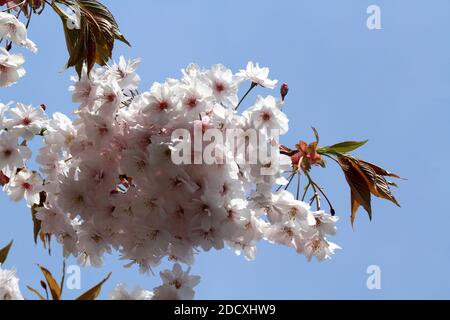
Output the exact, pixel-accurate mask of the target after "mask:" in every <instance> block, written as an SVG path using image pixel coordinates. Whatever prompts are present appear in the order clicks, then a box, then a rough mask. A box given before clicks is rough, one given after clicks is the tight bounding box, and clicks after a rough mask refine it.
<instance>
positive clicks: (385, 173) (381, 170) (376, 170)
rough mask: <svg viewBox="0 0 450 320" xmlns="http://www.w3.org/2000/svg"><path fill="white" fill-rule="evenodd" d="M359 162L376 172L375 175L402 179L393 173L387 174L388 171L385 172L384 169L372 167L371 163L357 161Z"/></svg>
mask: <svg viewBox="0 0 450 320" xmlns="http://www.w3.org/2000/svg"><path fill="white" fill-rule="evenodd" d="M359 161H360V162H362V163H364V164H366V165H368V166H369V167H371V168H372V169H373V170H374V171H375V172H376V174H379V175H382V176H385V177H392V178H397V179H403V178H401V177H399V176H398V175H396V174H395V173H392V172H389V171H387V170H385V169H383V168H381V167H379V166H377V165H374V164H373V163H370V162H367V161H363V160H359ZM403 180H404V179H403Z"/></svg>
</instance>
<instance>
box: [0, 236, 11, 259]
mask: <svg viewBox="0 0 450 320" xmlns="http://www.w3.org/2000/svg"><path fill="white" fill-rule="evenodd" d="M13 243H14V241H11V242H10V243H9V244H8V245H7V246H6V247H4V248H3V249H0V264H4V263H5V261H6V258H8V254H9V251H10V250H11V247H12V245H13Z"/></svg>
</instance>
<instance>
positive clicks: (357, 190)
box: [339, 157, 372, 225]
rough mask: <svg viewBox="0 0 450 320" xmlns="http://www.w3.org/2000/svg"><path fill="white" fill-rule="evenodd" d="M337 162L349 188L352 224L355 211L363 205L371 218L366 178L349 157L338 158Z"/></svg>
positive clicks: (369, 196)
mask: <svg viewBox="0 0 450 320" xmlns="http://www.w3.org/2000/svg"><path fill="white" fill-rule="evenodd" d="M339 163H340V165H341V168H342V170H343V171H344V174H345V178H346V179H347V183H348V185H349V186H350V190H351V205H352V212H351V222H352V225H353V224H354V222H355V219H356V213H357V212H358V209H359V207H360V206H363V208H364V209H365V210H366V211H367V213H368V215H369V219H372V206H371V195H370V188H369V186H368V185H367V182H366V180H365V179H364V177H363V176H362V175H361V173H360V171H359V170H357V168H356V166H355V165H354V163H353V162H352V161H351V160H350V159H349V158H345V157H343V158H339Z"/></svg>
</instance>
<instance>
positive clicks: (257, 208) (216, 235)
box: [0, 29, 338, 298]
mask: <svg viewBox="0 0 450 320" xmlns="http://www.w3.org/2000/svg"><path fill="white" fill-rule="evenodd" d="M0 30H2V29H0ZM0 32H1V31H0ZM138 65H139V60H128V61H127V60H125V59H124V58H123V57H121V58H120V61H119V63H117V64H114V65H112V66H108V67H105V68H99V69H97V70H95V71H93V72H91V73H90V74H89V75H87V74H86V72H83V73H82V75H81V77H80V78H76V79H74V81H75V83H74V85H73V86H72V87H71V88H70V90H71V92H72V95H73V101H74V102H75V103H77V104H79V107H78V108H77V109H76V110H75V113H74V120H71V119H70V118H69V117H67V116H65V115H63V114H61V113H55V114H53V115H52V116H51V117H48V116H47V115H46V113H45V109H46V108H45V106H39V107H36V108H34V107H32V106H27V105H24V104H21V103H18V104H17V105H15V106H14V105H0V172H1V174H0V178H1V179H0V180H1V181H3V184H4V191H5V192H6V193H7V194H8V195H9V197H10V198H11V199H12V200H14V201H20V200H22V199H25V200H26V203H27V205H28V206H29V207H34V208H35V210H36V211H37V218H38V219H39V220H40V221H41V222H42V232H43V233H45V234H47V235H51V236H54V238H56V239H57V241H58V242H59V243H61V244H62V245H63V248H64V252H65V255H66V256H69V255H73V256H75V257H77V258H78V260H79V262H80V263H81V264H83V265H93V266H97V267H98V266H101V265H102V257H103V256H104V254H105V253H111V252H112V251H113V250H117V251H119V252H120V254H121V257H122V258H123V259H124V260H127V261H128V262H129V263H128V265H127V266H132V265H134V264H136V265H138V266H139V268H140V270H141V272H147V271H149V270H152V269H153V268H155V267H157V266H158V265H159V264H160V263H161V261H162V260H163V259H164V258H168V259H170V260H171V261H173V262H174V263H176V264H175V266H174V270H173V272H172V273H161V276H162V278H163V280H164V284H163V285H162V286H161V287H159V288H157V289H155V291H154V292H153V294H154V296H153V294H150V293H149V292H144V291H139V290H138V291H136V292H134V293H130V295H131V296H140V297H141V298H142V297H150V296H153V298H158V297H176V296H181V297H184V298H191V297H193V291H191V290H192V288H193V287H194V286H195V285H196V284H197V283H198V279H197V278H196V277H191V276H188V274H187V273H184V272H183V271H182V269H181V266H180V265H179V263H183V264H186V265H192V264H193V262H194V256H195V255H196V254H198V253H199V252H200V251H209V250H211V249H216V250H221V249H223V248H224V247H226V246H227V247H230V248H232V249H233V250H235V252H236V253H237V254H241V253H242V254H243V255H244V256H245V257H246V258H247V259H249V260H252V259H255V256H256V246H257V243H258V242H259V241H261V240H266V241H269V242H272V243H278V244H283V245H286V246H289V247H292V248H294V249H295V250H296V251H297V252H298V253H301V254H304V255H305V256H306V257H307V258H308V259H309V260H311V259H312V257H316V258H317V259H318V260H325V259H328V258H330V257H331V255H332V254H333V253H334V251H335V249H337V248H338V246H337V245H335V244H334V243H332V242H329V241H328V240H327V237H328V236H332V235H335V234H336V222H337V218H335V217H332V216H331V215H329V214H326V213H325V212H323V211H317V212H314V211H313V210H312V209H311V207H310V205H309V204H307V203H304V202H302V201H299V200H298V199H296V198H295V197H294V196H293V195H292V194H291V193H290V192H289V191H287V190H283V189H284V188H280V189H279V191H275V190H276V189H277V187H278V186H280V185H286V184H287V183H288V181H287V180H286V179H285V177H284V174H285V173H287V172H290V171H292V163H291V159H290V157H288V156H285V155H282V154H280V152H279V151H277V154H276V157H271V158H270V159H271V160H270V161H266V162H264V161H257V162H256V163H253V162H251V163H250V162H249V163H246V162H245V161H242V160H243V159H242V157H243V158H245V157H246V156H248V154H244V155H242V154H241V155H238V156H236V152H235V151H236V150H235V149H236V148H238V147H239V146H242V145H246V144H247V141H248V140H247V138H248V137H246V136H245V135H243V136H241V137H238V138H237V141H235V142H236V143H230V142H229V141H226V142H221V143H219V144H215V145H214V147H213V148H212V149H213V150H214V151H215V152H213V154H214V155H215V157H216V162H215V163H213V164H210V163H208V164H206V163H203V164H181V165H180V164H178V165H177V164H175V163H174V162H173V161H172V157H173V154H174V152H178V151H179V148H178V147H177V146H178V144H179V142H180V141H179V137H177V136H176V135H175V136H174V134H173V133H174V132H176V131H177V130H178V129H185V130H187V131H188V132H193V131H194V130H195V128H198V127H200V128H201V131H202V132H203V133H206V132H208V130H215V131H216V132H217V131H220V132H223V134H224V135H225V133H226V131H227V130H241V131H242V132H249V130H254V131H256V132H258V133H259V135H262V137H263V139H260V140H259V142H258V143H259V145H258V146H256V147H255V146H253V148H254V149H253V150H255V148H256V149H259V148H262V147H263V146H264V147H266V149H270V148H272V149H273V147H275V149H276V150H279V148H278V147H279V141H278V135H277V134H274V132H276V133H278V134H285V133H286V132H287V131H288V128H289V125H288V123H289V121H288V118H287V116H286V115H285V114H284V112H283V107H284V95H283V99H277V98H276V97H273V96H267V97H262V96H258V97H257V99H256V102H255V103H254V105H253V106H250V107H249V108H247V109H246V110H245V111H244V112H242V113H241V112H239V110H238V107H240V106H241V104H242V102H243V101H242V100H241V101H239V99H238V94H239V88H240V87H241V86H242V85H244V86H249V87H250V90H252V89H254V88H256V87H261V88H263V89H264V88H267V89H273V88H275V86H276V84H277V81H274V80H271V79H269V78H268V76H269V69H268V68H261V67H260V66H259V65H258V64H254V63H252V62H249V63H248V65H247V68H246V69H245V70H241V71H240V72H238V73H236V74H234V73H233V72H232V71H231V70H229V69H227V68H226V67H225V66H223V65H220V64H218V65H214V66H212V67H211V68H210V69H202V68H200V67H199V66H197V65H189V66H188V67H187V68H186V69H184V70H182V76H181V78H180V79H167V80H166V81H165V82H163V83H154V84H153V85H152V86H151V88H150V90H149V91H146V92H142V93H139V92H138V86H139V83H140V77H139V76H138V75H137V74H136V69H137V67H138ZM247 88H248V87H247ZM245 96H246V95H245ZM35 137H42V139H43V143H44V146H43V148H42V149H40V151H39V154H38V155H37V157H36V158H35V160H36V162H37V163H38V164H39V166H40V168H39V170H32V169H30V167H29V165H28V164H27V161H28V160H30V159H31V158H32V154H31V150H30V149H29V147H28V143H29V141H31V140H32V139H33V138H35ZM224 141H225V140H224ZM205 145H206V142H205V141H203V145H202V147H205ZM250 150H251V149H250ZM218 151H220V152H218ZM196 152H198V150H197V149H195V150H193V154H195V153H196ZM267 172H270V174H268V173H267ZM173 288H175V289H180V288H186V290H184V291H182V292H181V291H180V290H178V291H173V290H174V289H173ZM126 292H127V291H126V287H124V286H121V287H118V289H117V290H116V291H115V293H114V294H113V296H114V297H117V296H119V297H123V296H124V295H125V293H126ZM180 292H181V293H180ZM142 295H143V296H142Z"/></svg>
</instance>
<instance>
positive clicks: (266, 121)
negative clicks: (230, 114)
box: [243, 96, 289, 134]
mask: <svg viewBox="0 0 450 320" xmlns="http://www.w3.org/2000/svg"><path fill="white" fill-rule="evenodd" d="M243 115H244V116H245V117H246V118H247V119H248V121H249V123H250V125H251V126H252V127H253V128H255V129H257V130H263V131H264V132H267V133H270V130H272V129H275V130H279V133H280V134H285V133H287V132H288V130H289V119H288V118H287V116H286V115H285V114H284V113H283V112H282V111H281V110H280V109H279V108H278V105H277V101H276V100H275V98H274V97H273V96H268V97H266V98H263V97H261V96H258V98H257V100H256V104H255V105H254V106H253V107H251V108H249V109H248V110H246V111H245V112H244V113H243Z"/></svg>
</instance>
